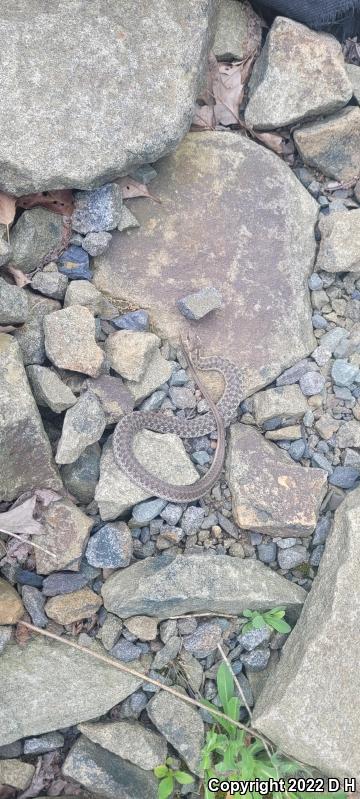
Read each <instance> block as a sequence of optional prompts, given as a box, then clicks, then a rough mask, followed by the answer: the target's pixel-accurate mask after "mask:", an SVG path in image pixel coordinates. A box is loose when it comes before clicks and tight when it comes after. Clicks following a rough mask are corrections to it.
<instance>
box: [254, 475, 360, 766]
mask: <svg viewBox="0 0 360 799" xmlns="http://www.w3.org/2000/svg"><path fill="white" fill-rule="evenodd" d="M359 511H360V489H357V490H355V491H353V492H352V493H351V494H349V495H348V496H347V498H346V500H345V501H344V502H343V503H342V505H341V506H340V508H339V509H338V510H337V511H336V514H335V523H334V528H333V530H332V532H331V534H330V536H329V538H328V540H327V544H326V549H325V552H324V555H323V557H322V560H321V564H320V568H319V572H318V575H317V577H316V578H315V581H314V584H313V587H312V590H311V592H310V594H309V596H308V598H307V599H306V602H305V605H304V609H303V612H302V614H301V618H300V620H299V622H298V623H297V625H296V627H295V629H294V631H293V632H292V633H291V635H290V637H289V639H288V641H287V642H286V644H285V647H284V649H283V653H282V657H281V660H280V663H279V665H278V667H277V669H276V670H275V672H274V673H273V675H271V677H269V679H268V681H267V683H266V685H265V688H264V690H263V692H262V694H261V696H260V698H259V700H258V702H257V705H256V709H255V713H254V716H253V722H254V725H255V726H256V727H257V728H258V729H259V730H260V731H261V732H263V733H264V734H265V735H266V736H268V737H269V738H270V739H271V740H272V741H273V742H274V744H275V745H276V746H278V747H279V748H280V749H281V750H282V751H283V752H285V753H286V754H288V755H291V756H292V757H294V758H297V759H299V760H301V761H304V762H306V763H309V764H311V765H313V766H315V767H316V768H317V769H318V770H319V771H320V772H323V773H325V774H329V775H334V776H336V777H339V778H340V777H345V776H348V775H349V774H351V776H352V777H356V778H357V779H359V777H360V730H359V712H360V704H359V701H360V700H359V697H360V679H359V669H358V663H359V658H360V644H359V636H358V616H359V607H358V605H359V598H358V594H357V592H356V591H352V590H351V586H356V585H357V584H358V580H359V559H360V543H359ZM344 653H346V656H344ZM345 718H346V729H347V732H346V735H344V727H343V720H344V719H345Z"/></svg>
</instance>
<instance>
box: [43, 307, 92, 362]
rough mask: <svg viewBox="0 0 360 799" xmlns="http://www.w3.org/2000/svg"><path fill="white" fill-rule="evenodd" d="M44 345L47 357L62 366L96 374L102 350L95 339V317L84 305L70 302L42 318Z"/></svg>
mask: <svg viewBox="0 0 360 799" xmlns="http://www.w3.org/2000/svg"><path fill="white" fill-rule="evenodd" d="M44 330H45V349H46V354H47V356H48V358H49V359H50V361H52V363H53V364H54V365H55V366H58V367H59V368H61V369H70V370H71V371H74V372H84V373H85V374H87V375H90V376H91V377H98V376H99V375H100V374H101V371H102V369H103V365H104V359H105V356H104V353H103V351H102V350H101V349H100V347H99V346H98V345H97V343H96V341H95V322H94V317H93V315H92V314H91V313H90V311H89V310H88V309H87V308H83V307H82V306H81V305H72V306H71V307H70V308H64V309H63V310H61V311H55V313H52V314H49V315H48V316H46V317H45V319H44Z"/></svg>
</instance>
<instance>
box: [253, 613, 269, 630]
mask: <svg viewBox="0 0 360 799" xmlns="http://www.w3.org/2000/svg"><path fill="white" fill-rule="evenodd" d="M252 626H253V628H254V629H255V630H261V629H262V627H266V621H265V619H264V617H263V616H260V614H258V615H257V616H254V618H253V620H252Z"/></svg>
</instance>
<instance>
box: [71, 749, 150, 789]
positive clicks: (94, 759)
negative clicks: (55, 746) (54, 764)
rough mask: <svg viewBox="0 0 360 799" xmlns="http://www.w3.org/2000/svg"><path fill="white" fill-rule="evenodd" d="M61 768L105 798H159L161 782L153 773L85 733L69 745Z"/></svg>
mask: <svg viewBox="0 0 360 799" xmlns="http://www.w3.org/2000/svg"><path fill="white" fill-rule="evenodd" d="M62 772H63V774H64V775H65V777H70V778H72V779H74V780H76V782H80V783H81V784H82V785H84V787H85V788H88V789H89V790H91V793H94V794H95V795H96V796H101V797H102V798H103V799H139V797H141V799H156V797H157V795H158V791H157V786H158V784H159V783H158V780H157V779H156V777H154V775H153V774H149V772H148V771H145V770H144V769H142V768H139V767H138V766H134V765H133V764H132V763H129V762H128V761H127V760H123V759H122V758H121V757H118V756H117V755H114V754H112V752H109V751H108V750H106V749H103V747H102V746H98V745H97V744H95V743H93V742H92V741H89V739H88V738H85V737H83V736H81V737H80V738H78V739H77V741H76V742H75V744H74V746H73V747H72V749H70V752H69V754H68V756H67V758H66V760H65V763H64V765H63V768H62Z"/></svg>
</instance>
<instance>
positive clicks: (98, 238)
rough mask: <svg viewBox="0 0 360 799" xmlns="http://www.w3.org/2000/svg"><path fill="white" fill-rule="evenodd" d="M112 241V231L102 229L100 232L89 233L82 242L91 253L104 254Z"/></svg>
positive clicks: (86, 250)
mask: <svg viewBox="0 0 360 799" xmlns="http://www.w3.org/2000/svg"><path fill="white" fill-rule="evenodd" d="M110 242H111V233H106V231H105V230H103V231H102V230H100V231H99V232H98V233H87V235H86V236H85V238H84V241H83V243H82V248H83V249H84V250H85V252H88V253H89V255H92V256H94V255H102V253H103V252H105V250H106V248H107V247H108V246H109V244H110Z"/></svg>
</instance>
